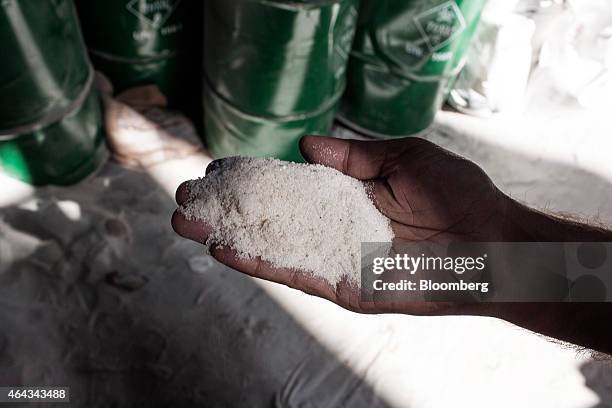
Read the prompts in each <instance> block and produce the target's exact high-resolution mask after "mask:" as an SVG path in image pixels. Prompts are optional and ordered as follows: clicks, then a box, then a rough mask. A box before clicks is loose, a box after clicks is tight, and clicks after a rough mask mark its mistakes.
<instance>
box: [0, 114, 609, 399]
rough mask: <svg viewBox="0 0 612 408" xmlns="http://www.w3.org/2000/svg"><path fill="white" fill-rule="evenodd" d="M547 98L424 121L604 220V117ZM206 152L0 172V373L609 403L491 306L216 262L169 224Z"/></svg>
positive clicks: (583, 376) (232, 392)
mask: <svg viewBox="0 0 612 408" xmlns="http://www.w3.org/2000/svg"><path fill="white" fill-rule="evenodd" d="M551 112H553V113H551V114H548V115H539V116H538V117H537V118H528V117H527V118H524V119H522V120H520V121H517V120H516V119H512V118H506V119H504V118H498V119H495V120H492V121H487V122H483V121H481V120H478V119H474V118H470V117H467V116H463V115H458V114H455V113H450V112H443V113H442V114H441V115H439V117H438V120H437V123H436V125H435V126H434V127H433V128H432V129H431V130H430V131H428V132H427V133H426V135H425V137H428V138H430V139H432V140H434V141H436V142H438V143H441V144H442V145H444V146H446V147H448V148H450V149H453V150H455V151H457V152H459V153H461V154H464V155H466V156H467V157H469V158H471V159H473V160H475V161H477V162H478V163H479V164H481V165H482V166H483V167H484V168H485V169H486V170H487V171H488V172H489V173H490V174H491V176H492V177H493V178H494V180H495V181H496V182H497V183H498V184H499V185H500V187H502V189H504V190H505V191H506V192H508V193H510V194H512V195H513V196H514V197H516V198H517V199H520V200H522V201H525V202H527V203H529V204H532V205H536V206H538V207H540V208H548V209H552V210H560V211H566V212H570V213H573V214H576V215H579V216H581V217H584V218H589V219H592V218H597V219H598V220H600V221H603V222H608V223H610V224H612V166H611V165H610V162H609V157H607V155H608V153H607V152H610V151H611V149H610V147H611V146H612V139H611V138H610V135H612V126H610V125H609V124H608V123H606V122H605V121H604V120H603V118H600V117H597V116H592V115H591V114H589V113H588V112H580V111H576V110H575V109H572V110H568V112H564V111H560V110H551ZM169 132H170V133H171V134H172V133H173V132H172V129H170V130H169ZM339 132H340V133H342V134H343V135H346V134H347V133H346V131H339ZM175 133H176V132H175ZM178 133H181V132H178ZM183 136H185V134H184V133H183ZM208 161H209V158H208V157H206V156H205V155H203V154H201V153H198V154H196V155H191V156H190V157H189V158H185V159H182V160H173V161H163V162H161V163H159V164H154V165H151V164H150V163H149V165H148V167H147V169H146V170H142V169H140V170H135V169H129V168H125V167H122V166H120V165H118V164H116V163H112V162H109V163H107V164H105V165H104V166H103V168H101V169H100V170H99V171H98V172H97V173H96V174H95V175H94V176H92V177H90V178H89V179H87V180H85V181H83V182H82V183H80V184H79V185H77V186H75V187H73V188H70V189H63V188H54V187H50V188H42V189H37V190H32V189H30V188H28V187H27V186H24V185H21V184H20V183H17V182H14V181H12V180H10V179H7V178H4V177H2V178H0V191H1V194H0V199H1V200H2V203H1V204H2V205H3V207H2V208H1V209H0V384H2V385H8V384H15V385H16V384H30V385H43V384H49V385H69V386H70V387H71V389H72V401H73V403H72V406H75V407H96V406H104V407H139V406H142V407H157V406H160V407H161V406H180V407H189V406H270V405H273V404H276V405H277V406H283V407H285V406H322V407H336V406H343V405H345V406H364V407H365V406H368V407H370V406H387V405H390V406H405V407H418V408H422V407H440V406H453V407H468V406H469V407H476V406H478V407H516V406H530V407H532V406H537V407H596V406H597V407H603V406H612V366H610V365H609V364H606V363H602V362H595V361H591V360H590V358H589V357H588V355H586V354H580V353H578V354H577V353H576V351H575V350H573V349H571V348H568V347H564V346H561V345H558V344H555V343H552V342H549V341H548V340H546V339H544V338H541V337H539V336H537V335H534V334H531V333H529V332H526V331H524V330H521V329H518V328H516V327H514V326H511V325H509V324H506V323H504V322H501V321H497V320H494V319H488V318H470V317H439V318H419V317H410V316H361V315H356V314H352V313H350V312H347V311H345V310H343V309H340V308H338V307H335V306H334V305H332V304H330V303H327V302H325V301H322V300H320V299H316V298H312V297H310V296H307V295H304V294H301V293H299V292H296V291H294V290H292V289H288V288H286V287H283V286H279V285H276V284H271V283H267V282H261V281H257V280H254V279H251V278H248V277H245V276H243V275H241V274H239V273H237V272H235V271H232V270H230V269H228V268H226V267H224V266H221V265H219V264H217V263H216V262H215V261H214V260H212V259H211V258H210V257H209V256H207V255H205V254H204V253H203V249H202V248H201V247H200V246H198V245H196V244H194V243H191V242H188V241H185V240H183V239H180V238H179V237H177V236H176V235H175V234H174V233H173V231H172V229H171V227H170V224H169V219H170V215H171V213H172V211H173V210H174V200H173V198H172V193H173V191H174V189H175V188H176V186H177V185H178V184H179V183H180V182H181V181H183V180H184V179H187V178H191V177H195V176H198V175H201V174H202V173H203V171H204V168H205V165H206V163H207V162H208ZM31 406H35V405H31ZM46 406H49V405H46Z"/></svg>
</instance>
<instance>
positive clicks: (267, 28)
mask: <svg viewBox="0 0 612 408" xmlns="http://www.w3.org/2000/svg"><path fill="white" fill-rule="evenodd" d="M204 7H205V13H204V15H205V21H204V30H205V35H204V52H205V55H204V82H205V86H204V103H205V107H206V109H205V115H204V122H205V130H206V141H207V144H208V147H209V150H210V151H211V153H212V154H213V155H214V156H215V157H222V156H229V155H236V154H240V155H250V156H273V157H278V158H281V159H286V160H295V161H299V160H302V158H301V156H300V153H299V149H298V139H299V138H300V137H301V136H302V135H304V134H307V133H318V134H325V133H328V132H329V131H330V128H331V125H332V122H333V119H334V115H335V112H336V106H337V103H338V101H339V99H340V97H341V95H342V93H343V91H344V88H345V85H346V78H345V73H346V65H347V61H348V56H349V52H350V47H351V43H352V40H353V35H354V30H355V25H356V20H357V8H358V0H335V1H333V0H327V1H324V0H321V1H270V0H207V1H206V2H205V6H204Z"/></svg>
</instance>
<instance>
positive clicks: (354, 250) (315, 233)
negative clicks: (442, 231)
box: [181, 157, 393, 285]
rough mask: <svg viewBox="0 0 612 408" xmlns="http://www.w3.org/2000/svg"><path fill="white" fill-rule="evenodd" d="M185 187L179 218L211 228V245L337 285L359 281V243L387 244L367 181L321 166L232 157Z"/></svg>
mask: <svg viewBox="0 0 612 408" xmlns="http://www.w3.org/2000/svg"><path fill="white" fill-rule="evenodd" d="M220 163H221V164H220V165H219V166H218V167H217V168H215V169H214V170H213V171H211V172H210V173H209V174H208V175H207V176H206V177H204V178H200V179H198V180H192V181H190V182H189V183H188V186H187V188H188V191H189V198H188V200H187V201H186V202H185V203H184V204H183V206H182V207H181V212H182V213H183V214H184V215H185V217H186V218H187V219H189V220H200V221H203V222H205V223H206V224H208V225H209V226H210V227H212V233H211V234H210V235H209V237H208V241H207V243H206V244H207V245H223V246H229V247H231V248H232V249H234V250H235V251H236V253H237V255H238V256H239V257H242V258H253V257H261V259H262V260H265V261H268V262H270V263H271V264H272V265H274V266H276V267H280V268H293V269H297V270H300V271H303V272H306V273H312V274H313V275H315V276H318V277H321V278H324V279H325V280H327V281H328V282H329V283H330V284H332V285H335V284H337V283H338V282H340V281H341V280H342V278H343V277H346V278H347V279H348V280H349V281H350V282H352V283H356V284H358V283H359V281H360V276H359V274H360V248H361V243H362V242H390V241H391V240H392V239H393V231H392V230H391V226H390V222H389V219H387V218H386V217H385V216H384V215H382V214H381V213H380V212H379V211H378V210H377V209H376V207H375V206H374V204H373V203H372V200H371V199H370V197H369V196H368V194H367V192H366V188H365V186H364V185H363V183H362V182H361V181H359V180H356V179H354V178H352V177H349V176H346V175H344V174H342V173H340V172H339V171H337V170H334V169H331V168H329V167H325V166H321V165H312V164H298V163H290V162H284V161H280V160H276V159H255V158H243V157H232V158H228V159H225V160H222V161H221V162H220Z"/></svg>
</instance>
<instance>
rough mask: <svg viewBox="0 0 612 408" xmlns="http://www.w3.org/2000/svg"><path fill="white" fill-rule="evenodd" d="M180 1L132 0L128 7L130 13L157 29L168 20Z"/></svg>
mask: <svg viewBox="0 0 612 408" xmlns="http://www.w3.org/2000/svg"><path fill="white" fill-rule="evenodd" d="M180 2H181V0H131V1H130V2H129V3H128V4H127V6H126V7H127V9H128V11H129V12H130V13H132V14H134V15H135V16H136V17H138V18H139V19H141V20H142V21H144V22H146V23H148V24H149V25H151V27H153V28H154V29H156V30H157V29H159V28H160V27H162V26H163V25H164V24H165V23H166V21H168V19H169V18H170V16H171V15H172V13H174V10H176V8H177V7H178V5H179V3H180Z"/></svg>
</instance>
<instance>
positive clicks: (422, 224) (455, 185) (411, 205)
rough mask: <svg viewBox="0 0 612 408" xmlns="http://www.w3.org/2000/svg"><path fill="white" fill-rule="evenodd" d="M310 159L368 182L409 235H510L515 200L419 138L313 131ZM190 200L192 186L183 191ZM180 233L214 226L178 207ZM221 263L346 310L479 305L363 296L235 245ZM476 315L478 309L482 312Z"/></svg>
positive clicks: (218, 253) (306, 141)
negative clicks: (240, 252) (361, 137)
mask: <svg viewBox="0 0 612 408" xmlns="http://www.w3.org/2000/svg"><path fill="white" fill-rule="evenodd" d="M300 147H301V150H302V154H303V155H304V157H305V159H306V160H307V161H308V162H310V163H318V164H322V165H325V166H329V167H332V168H335V169H337V170H339V171H341V172H343V173H344V174H347V175H349V176H352V177H354V178H357V179H359V180H363V181H365V182H369V183H371V185H372V189H373V192H374V198H375V204H376V206H377V207H378V209H379V210H380V211H381V212H382V213H383V214H384V215H385V216H387V217H388V218H389V219H390V220H391V225H392V228H393V230H394V233H395V236H396V238H398V239H402V240H405V241H431V242H449V241H457V240H460V241H503V240H505V238H507V237H506V236H504V234H505V231H506V230H507V228H506V227H505V225H506V222H505V220H506V212H507V207H508V203H509V201H510V200H509V199H508V198H507V197H506V196H505V195H504V194H502V193H501V192H500V191H499V190H498V189H497V188H496V187H495V186H494V185H493V183H492V182H491V180H490V179H489V177H488V176H487V175H486V174H485V173H484V172H483V171H482V170H481V169H480V168H479V167H478V166H477V165H476V164H474V163H472V162H470V161H468V160H466V159H464V158H461V157H459V156H457V155H454V154H453V153H450V152H448V151H446V150H444V149H442V148H440V147H439V146H437V145H435V144H433V143H431V142H428V141H426V140H423V139H420V138H407V139H397V140H389V141H376V142H375V141H371V142H369V141H354V140H343V139H335V138H327V137H318V136H306V137H304V138H303V139H302V141H301V144H300ZM187 198H188V192H187V191H186V184H182V185H181V186H180V187H179V188H178V190H177V194H176V199H177V202H178V204H179V205H181V204H182V203H184V202H185V201H186V200H187ZM172 225H173V227H174V229H175V231H176V232H177V233H178V234H180V235H182V236H184V237H186V238H189V239H192V240H195V241H198V242H201V243H204V242H206V240H207V238H208V235H209V233H210V231H211V229H210V227H209V226H207V225H205V224H203V223H202V222H197V221H189V220H187V219H186V218H185V217H184V216H183V215H182V214H181V213H180V212H178V211H177V212H175V214H174V216H173V219H172ZM211 254H212V256H214V257H215V258H216V259H217V260H219V261H220V262H222V263H224V264H226V265H228V266H230V267H232V268H234V269H237V270H239V271H241V272H243V273H246V274H248V275H251V276H254V277H257V278H262V279H266V280H270V281H274V282H278V283H282V284H285V285H287V286H290V287H293V288H296V289H300V290H302V291H304V292H306V293H309V294H312V295H316V296H320V297H323V298H326V299H328V300H331V301H333V302H335V303H337V304H339V305H340V306H343V307H345V308H347V309H350V310H353V311H357V312H366V313H368V312H369V313H384V312H396V313H398V312H400V313H410V314H440V313H444V314H452V313H471V310H473V309H474V308H475V306H474V305H472V306H468V305H458V304H453V303H440V302H436V303H434V302H389V301H386V302H379V303H376V302H363V301H362V300H361V299H360V291H359V288H356V287H355V286H354V285H351V284H350V283H349V282H346V281H342V282H341V283H339V284H338V285H337V286H336V287H332V286H331V285H330V284H329V283H327V282H325V281H323V280H321V279H317V278H315V277H313V276H312V275H310V274H305V273H301V272H299V271H294V270H290V269H280V268H275V267H273V266H272V265H270V264H269V263H268V262H265V261H262V260H261V259H251V260H246V259H241V258H239V257H237V256H236V255H235V253H234V251H232V250H231V249H230V248H227V247H223V248H219V247H214V246H213V247H212V248H211ZM475 313H478V312H477V311H476V312H475Z"/></svg>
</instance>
